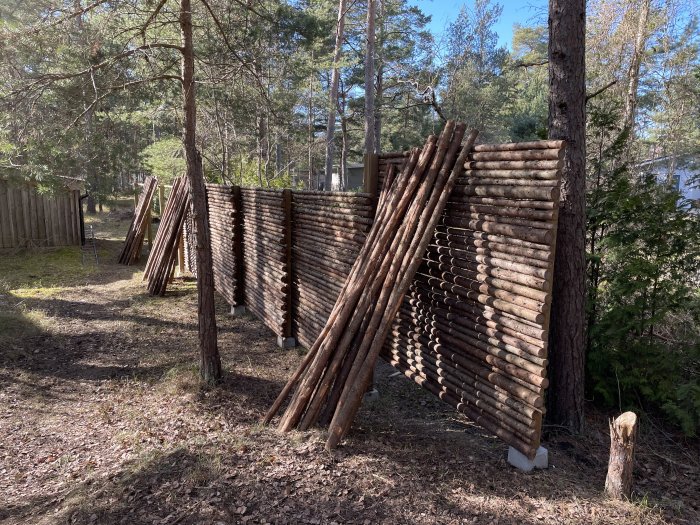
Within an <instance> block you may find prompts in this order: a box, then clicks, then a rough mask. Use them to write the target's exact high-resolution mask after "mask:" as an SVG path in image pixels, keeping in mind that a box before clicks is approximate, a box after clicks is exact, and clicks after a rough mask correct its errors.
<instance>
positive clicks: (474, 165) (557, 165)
mask: <svg viewBox="0 0 700 525" xmlns="http://www.w3.org/2000/svg"><path fill="white" fill-rule="evenodd" d="M563 166H564V161H563V160H495V161H483V162H482V161H472V160H468V161H467V162H465V163H464V169H466V170H558V169H561V168H562V167H563Z"/></svg>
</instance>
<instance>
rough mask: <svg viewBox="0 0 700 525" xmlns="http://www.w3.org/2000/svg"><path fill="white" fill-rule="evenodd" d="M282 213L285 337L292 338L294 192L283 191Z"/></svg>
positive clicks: (283, 334)
mask: <svg viewBox="0 0 700 525" xmlns="http://www.w3.org/2000/svg"><path fill="white" fill-rule="evenodd" d="M282 212H283V213H284V249H285V253H286V261H285V269H286V274H287V278H286V280H285V283H286V284H287V289H286V292H285V304H286V305H287V317H286V319H285V321H284V327H283V333H282V336H283V337H285V338H286V337H292V317H293V315H294V312H293V311H292V190H290V189H285V190H282Z"/></svg>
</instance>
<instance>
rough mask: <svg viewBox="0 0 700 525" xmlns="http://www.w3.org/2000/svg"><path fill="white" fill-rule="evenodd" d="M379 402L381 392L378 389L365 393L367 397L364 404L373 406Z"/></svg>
mask: <svg viewBox="0 0 700 525" xmlns="http://www.w3.org/2000/svg"><path fill="white" fill-rule="evenodd" d="M378 400H379V390H377V389H376V388H372V390H368V391H367V392H365V397H364V399H363V401H362V402H363V403H367V404H368V405H371V404H372V403H374V402H376V401H378Z"/></svg>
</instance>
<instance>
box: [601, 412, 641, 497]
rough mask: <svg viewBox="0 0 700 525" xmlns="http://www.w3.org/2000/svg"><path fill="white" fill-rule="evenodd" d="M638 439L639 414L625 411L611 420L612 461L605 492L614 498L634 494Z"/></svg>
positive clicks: (609, 464)
mask: <svg viewBox="0 0 700 525" xmlns="http://www.w3.org/2000/svg"><path fill="white" fill-rule="evenodd" d="M636 440H637V415H636V414H635V413H634V412H625V413H624V414H622V415H621V416H620V417H618V418H617V419H615V420H610V462H609V463H608V476H607V477H606V478H605V493H606V494H607V495H608V496H609V497H611V498H614V499H629V498H630V496H631V495H632V470H633V467H634V445H635V442H636Z"/></svg>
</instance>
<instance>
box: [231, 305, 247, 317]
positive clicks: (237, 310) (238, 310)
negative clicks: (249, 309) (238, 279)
mask: <svg viewBox="0 0 700 525" xmlns="http://www.w3.org/2000/svg"><path fill="white" fill-rule="evenodd" d="M244 313H245V305H244V304H239V305H238V306H232V307H231V315H232V316H233V317H238V316H239V315H243V314H244Z"/></svg>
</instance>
